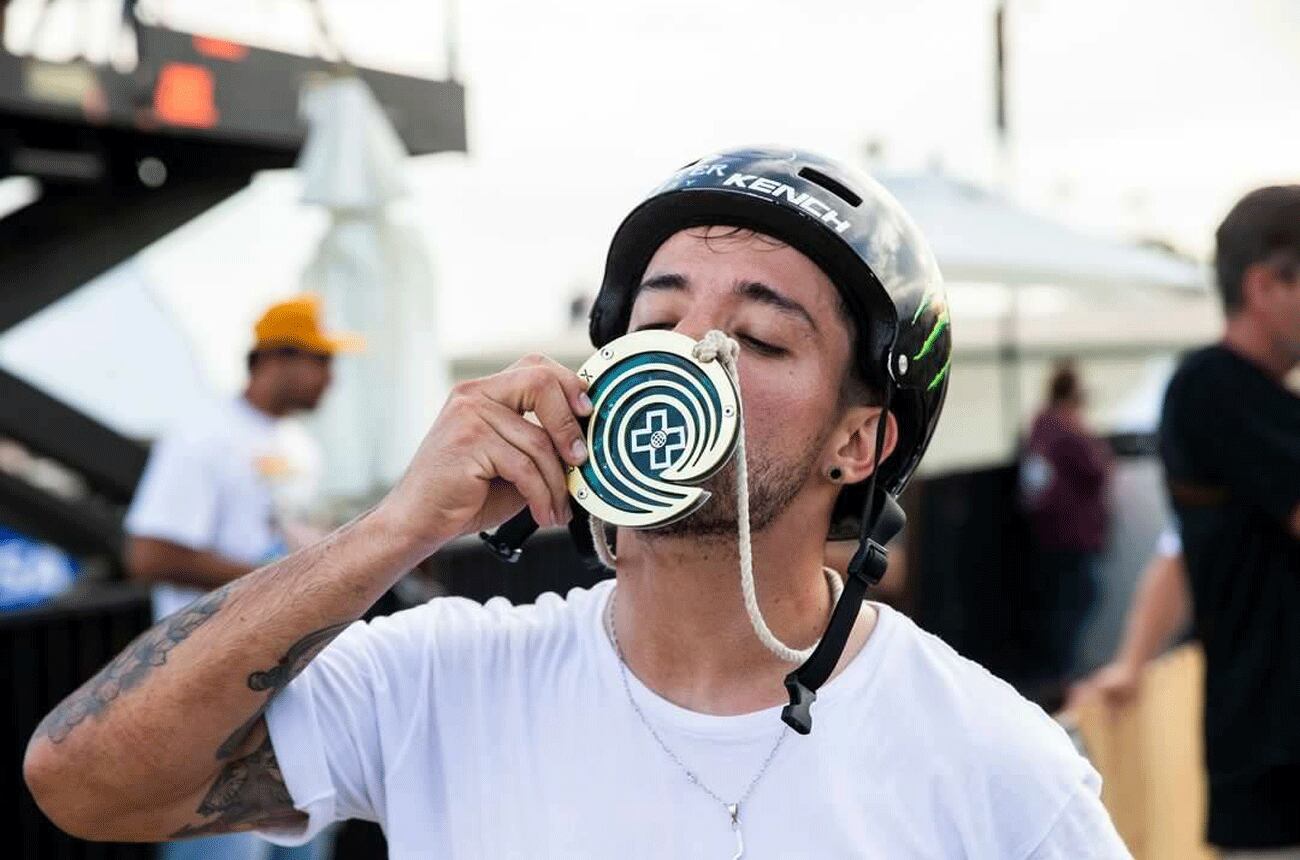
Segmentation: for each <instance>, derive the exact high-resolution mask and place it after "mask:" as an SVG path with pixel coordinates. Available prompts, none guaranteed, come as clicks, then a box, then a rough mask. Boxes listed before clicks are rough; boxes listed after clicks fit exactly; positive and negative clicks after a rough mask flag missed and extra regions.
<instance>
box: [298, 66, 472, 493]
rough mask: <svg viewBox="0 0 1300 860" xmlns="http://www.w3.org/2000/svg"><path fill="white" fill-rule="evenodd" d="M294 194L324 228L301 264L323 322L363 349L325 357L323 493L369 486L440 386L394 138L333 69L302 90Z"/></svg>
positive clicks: (424, 422) (419, 254)
mask: <svg viewBox="0 0 1300 860" xmlns="http://www.w3.org/2000/svg"><path fill="white" fill-rule="evenodd" d="M303 113H304V116H305V118H306V121H307V125H308V134H307V142H306V145H305V146H304V147H303V152H302V155H301V157H300V159H299V162H298V169H299V171H300V172H301V173H302V174H303V179H304V188H303V201H304V202H306V203H313V204H317V205H320V206H323V207H325V208H326V209H327V210H328V211H329V214H330V226H329V227H328V229H327V230H326V232H325V235H324V237H323V238H322V239H321V242H320V245H319V247H318V248H317V252H316V256H315V258H314V259H313V260H312V261H311V263H310V264H309V265H308V266H307V269H306V271H305V272H304V274H303V286H304V288H306V289H309V290H313V291H315V292H318V293H320V294H321V295H322V297H323V298H324V300H325V305H326V309H327V315H328V318H329V320H330V324H331V325H332V326H335V327H338V328H344V329H349V330H353V331H360V332H362V333H363V334H364V335H365V336H366V340H367V349H366V352H365V353H364V354H362V355H360V356H342V357H340V358H339V359H338V360H337V361H336V362H335V382H334V389H333V390H332V391H331V393H330V395H329V396H328V397H327V399H326V402H325V403H324V404H323V406H322V409H321V411H320V414H319V416H318V420H317V421H316V422H315V426H316V429H317V432H318V433H319V436H320V440H321V444H322V448H323V449H324V453H325V475H324V487H325V489H326V492H327V493H328V494H330V495H331V496H333V497H336V498H337V497H346V498H351V499H358V498H362V497H366V496H370V495H373V494H374V493H376V492H377V491H379V490H381V489H382V488H383V487H384V486H386V485H388V484H390V483H391V482H392V481H393V480H395V479H396V478H397V476H398V475H400V474H401V471H402V469H403V468H404V466H405V464H406V463H407V461H408V460H409V458H410V455H411V454H412V453H413V452H414V450H415V447H416V445H418V443H419V441H420V438H421V436H422V435H423V434H424V431H425V430H426V429H427V427H428V425H429V424H430V423H431V421H432V420H433V417H434V416H435V415H436V413H437V409H438V406H439V404H441V402H442V398H443V396H444V394H445V393H446V388H447V384H448V383H447V369H446V365H445V363H444V361H443V360H442V358H441V356H440V355H439V350H438V343H437V325H436V307H435V305H436V303H435V294H434V283H433V274H432V269H431V267H430V265H429V260H428V257H427V255H426V252H425V248H424V245H423V242H422V241H421V239H420V238H419V235H418V233H417V232H416V231H415V229H414V228H413V227H411V226H409V225H406V224H403V223H400V222H399V221H397V220H395V218H394V216H393V214H392V213H391V212H390V211H389V210H390V204H391V203H392V202H393V201H394V200H396V199H397V198H398V197H400V196H401V195H402V194H404V193H405V190H406V189H405V183H404V181H403V179H402V165H403V163H404V162H405V161H406V159H407V153H406V152H405V150H404V148H403V146H402V143H401V140H400V139H399V138H398V136H397V133H396V132H395V131H394V130H393V127H392V125H391V123H390V122H389V121H388V117H387V116H386V115H385V114H384V112H383V109H382V108H381V107H380V105H379V103H378V102H377V101H376V100H375V98H374V96H373V95H372V94H371V92H370V90H369V89H368V88H367V87H366V85H365V83H364V82H362V81H361V80H359V79H357V78H338V79H335V80H331V81H329V82H327V83H324V84H320V85H318V86H316V87H315V88H313V89H312V90H310V91H309V92H308V93H306V94H305V96H304V98H303Z"/></svg>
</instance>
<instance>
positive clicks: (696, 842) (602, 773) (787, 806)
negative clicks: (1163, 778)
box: [263, 582, 1129, 860]
mask: <svg viewBox="0 0 1300 860" xmlns="http://www.w3.org/2000/svg"><path fill="white" fill-rule="evenodd" d="M611 586H612V582H605V583H601V584H600V585H597V586H596V587H595V588H593V589H591V590H581V589H575V590H574V591H571V592H570V593H569V595H568V597H567V598H560V597H558V596H557V595H554V594H548V595H544V596H543V597H542V598H541V599H540V600H539V601H538V602H537V604H536V605H530V606H520V607H512V606H510V605H509V604H508V603H507V602H506V601H505V600H503V599H495V600H492V601H489V602H488V603H487V604H486V605H482V606H481V605H479V604H476V603H473V602H471V601H468V600H465V599H463V598H438V599H435V600H433V601H431V602H430V603H428V604H425V605H423V606H420V607H417V608H415V609H411V610H408V611H405V612H400V613H398V614H396V615H393V616H391V617H387V618H379V619H376V620H375V621H372V622H370V623H369V624H363V623H358V624H354V625H352V626H351V627H350V628H349V629H348V630H346V631H344V633H343V634H342V635H341V636H339V638H338V639H337V640H335V641H334V642H333V643H332V644H331V645H330V646H329V647H328V648H327V649H325V651H324V652H322V653H321V655H320V656H318V657H317V658H316V659H315V661H313V662H312V663H311V664H310V665H309V666H308V667H307V669H306V670H305V671H304V672H303V673H302V674H301V675H300V676H299V677H298V678H297V679H295V680H294V681H293V682H292V683H291V684H289V686H288V687H287V688H286V689H285V690H284V691H283V692H282V693H281V694H280V695H279V696H278V697H277V698H276V699H275V700H274V701H273V702H272V703H271V706H270V708H269V710H268V712H267V721H268V724H269V726H270V732H271V739H272V742H273V744H274V746H275V750H276V755H277V757H278V759H279V762H280V766H281V768H282V771H283V774H284V778H285V783H286V785H287V787H288V789H289V791H290V794H291V795H292V797H293V799H294V802H295V805H296V806H297V807H298V808H299V809H301V810H303V811H305V812H306V813H308V816H309V820H308V824H307V827H306V829H305V830H304V831H303V832H302V833H300V834H297V835H290V834H285V833H279V834H277V833H272V832H266V833H264V834H263V835H265V836H268V837H271V838H272V839H273V840H278V841H282V842H284V843H285V844H297V843H298V842H301V841H303V840H304V839H305V838H306V837H307V836H310V835H312V834H315V833H316V832H318V831H319V830H320V828H322V827H324V826H325V825H326V824H328V823H329V822H331V821H334V820H337V819H342V818H363V819H370V820H374V821H378V822H379V823H380V824H381V825H383V828H384V831H385V833H386V835H387V837H388V843H389V851H390V856H391V857H392V858H394V860H405V858H416V857H420V858H424V857H430V858H549V857H555V858H588V857H594V858H610V857H618V858H640V857H646V858H652V857H653V858H664V857H731V856H732V855H733V854H734V853H735V841H734V835H733V833H732V830H731V823H730V819H729V817H728V815H727V813H726V812H725V810H724V809H723V808H722V807H721V806H720V805H719V804H718V803H717V802H716V801H715V800H713V799H712V798H710V797H709V796H708V795H706V794H705V793H704V792H703V791H701V790H700V789H699V788H698V787H697V786H695V785H693V784H691V783H690V782H689V781H688V780H687V778H686V776H685V774H684V773H683V771H682V768H681V767H680V766H679V765H677V764H676V763H674V762H673V761H672V760H671V759H670V758H669V757H668V756H667V755H666V754H665V753H664V751H663V750H662V749H661V748H660V747H659V746H658V744H657V743H656V742H655V740H654V738H653V737H652V736H651V735H650V733H649V732H648V731H647V729H646V727H645V726H644V725H643V724H642V723H641V722H640V721H639V720H638V718H637V716H636V713H635V712H634V711H633V709H632V707H631V705H630V704H629V702H628V700H627V695H626V693H625V692H624V689H623V686H622V681H621V680H620V675H619V667H618V663H617V656H616V654H615V651H614V649H613V646H612V644H611V643H610V641H609V638H608V636H607V635H606V632H605V629H604V626H603V623H602V616H603V612H604V607H605V605H606V602H607V601H608V598H609V594H610V590H611ZM877 610H878V611H879V613H880V618H879V623H878V624H877V626H876V628H875V630H874V632H873V633H872V635H871V637H870V639H869V640H868V641H867V643H866V645H865V646H864V647H863V649H862V651H861V652H860V653H859V654H858V655H857V656H856V657H855V658H854V659H853V661H852V662H851V663H850V664H849V666H848V667H847V668H846V669H845V670H844V671H843V672H842V673H841V674H840V675H839V676H837V677H836V678H834V679H832V680H831V682H830V683H829V684H827V685H826V686H825V687H824V688H823V689H822V691H821V693H820V696H819V699H818V701H817V703H816V704H815V705H814V706H813V715H814V723H815V725H814V728H813V732H812V734H811V735H809V736H807V737H804V736H799V735H795V734H793V733H792V734H791V735H790V736H789V737H788V738H786V740H785V742H784V744H783V745H782V747H781V748H780V750H779V751H778V753H777V755H776V756H775V758H773V759H772V761H771V764H770V766H769V767H768V770H767V772H766V774H765V775H764V776H763V777H762V779H761V780H760V781H759V782H758V784H757V786H756V787H755V789H754V791H753V793H752V794H751V795H750V796H749V799H748V800H747V801H746V802H745V803H744V805H743V807H742V809H741V822H742V833H743V836H744V841H745V855H744V856H745V857H746V858H754V860H762V858H811V857H835V858H839V857H871V858H888V860H896V858H913V857H918V858H922V857H923V858H950V857H965V858H989V860H1019V858H1035V860H1047V858H1052V860H1058V858H1059V860H1065V858H1070V860H1080V858H1117V857H1128V856H1129V855H1128V852H1127V851H1126V850H1125V849H1124V847H1123V845H1122V843H1120V842H1119V838H1118V836H1117V835H1116V833H1115V831H1114V828H1113V827H1112V825H1111V823H1110V819H1109V818H1108V816H1107V815H1106V812H1105V810H1104V808H1103V807H1102V806H1101V803H1100V801H1099V800H1098V792H1099V788H1100V778H1099V777H1098V775H1097V773H1096V771H1095V770H1093V768H1092V767H1091V766H1090V765H1089V764H1088V763H1087V762H1086V761H1085V760H1084V759H1083V758H1082V757H1080V756H1079V755H1078V753H1076V752H1075V750H1074V748H1073V747H1072V746H1071V744H1070V742H1069V740H1068V738H1067V737H1066V735H1065V733H1064V731H1063V730H1062V729H1061V728H1060V727H1059V726H1058V725H1057V724H1056V723H1054V722H1053V721H1052V720H1051V719H1050V718H1048V717H1047V715H1046V714H1044V713H1043V712H1042V710H1040V709H1039V708H1037V707H1036V706H1034V705H1032V704H1030V703H1028V702H1026V701H1025V700H1024V699H1022V698H1021V697H1020V696H1019V695H1018V694H1017V693H1016V692H1015V691H1014V690H1012V688H1011V687H1009V686H1008V685H1006V684H1005V683H1003V682H1002V681H1000V680H998V679H997V678H995V677H993V676H992V675H990V674H989V673H988V672H986V671H985V670H984V669H982V668H980V667H979V666H978V665H976V664H974V663H971V662H969V661H967V660H965V659H963V658H962V657H960V656H958V655H957V654H956V653H955V652H954V651H952V649H950V648H949V647H948V646H947V645H945V644H944V643H943V642H941V641H940V640H939V639H937V638H935V637H933V636H931V635H929V634H927V633H924V632H922V631H921V630H919V629H918V628H917V627H916V626H915V625H914V624H913V623H912V621H911V620H910V619H908V618H907V617H906V616H904V615H901V614H899V613H898V612H896V611H894V610H892V609H889V608H888V607H885V606H878V607H877ZM629 677H630V681H631V687H632V693H633V695H634V696H635V697H636V699H637V701H638V702H639V703H640V705H641V707H642V709H643V710H644V712H645V715H646V717H647V719H648V720H650V721H651V722H652V723H653V725H654V726H655V728H656V730H657V731H658V732H659V734H660V736H661V737H662V738H663V740H664V743H666V744H667V745H668V746H669V747H670V748H671V749H672V750H673V752H674V753H675V754H676V755H677V756H678V757H680V758H681V760H682V761H683V762H685V763H687V764H688V766H690V767H691V768H692V769H694V770H695V771H696V773H698V774H699V777H700V779H701V780H702V781H703V782H704V783H705V784H706V785H708V786H709V787H710V788H711V789H713V791H715V792H716V793H717V794H719V795H720V796H722V797H724V798H726V799H728V800H731V799H734V798H736V797H738V796H739V795H740V794H741V793H742V792H743V791H744V789H745V786H746V785H747V784H748V783H749V781H750V780H751V779H752V778H753V776H754V774H755V773H756V772H757V771H758V770H759V768H760V767H761V765H762V762H763V761H764V759H765V758H766V757H767V756H768V754H769V752H770V750H771V749H772V746H773V743H774V742H775V740H776V738H777V735H778V732H780V731H783V730H784V728H783V724H782V723H781V722H780V716H779V715H780V708H779V707H778V708H771V709H768V710H764V711H759V712H756V713H751V714H744V715H740V716H732V717H720V716H711V715H706V714H700V713H696V712H692V711H688V710H685V709H683V708H681V707H678V706H676V705H673V704H672V703H670V702H668V701H667V700H665V699H663V698H661V697H659V696H658V695H656V694H655V693H653V692H652V691H651V690H649V689H648V688H646V687H645V686H644V685H642V684H641V683H639V682H638V681H637V680H636V679H635V677H631V676H629Z"/></svg>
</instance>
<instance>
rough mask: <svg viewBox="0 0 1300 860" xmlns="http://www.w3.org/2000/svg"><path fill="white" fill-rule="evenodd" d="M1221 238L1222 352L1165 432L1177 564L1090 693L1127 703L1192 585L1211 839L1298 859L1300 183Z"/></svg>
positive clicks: (1151, 590)
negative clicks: (1295, 382)
mask: <svg viewBox="0 0 1300 860" xmlns="http://www.w3.org/2000/svg"><path fill="white" fill-rule="evenodd" d="M1215 238H1216V246H1217V247H1216V253H1215V264H1216V270H1217V276H1218V286H1219V290H1220V292H1221V293H1222V298H1223V304H1224V310H1225V312H1226V314H1227V322H1226V326H1225V329H1224V334H1223V339H1222V341H1220V343H1218V344H1216V345H1214V346H1210V347H1206V348H1205V349H1202V350H1200V351H1197V352H1195V353H1192V354H1191V355H1189V356H1188V357H1187V358H1186V359H1185V360H1184V361H1183V363H1182V365H1181V366H1180V367H1179V369H1178V371H1177V372H1176V373H1175V374H1174V377H1173V379H1172V380H1171V382H1170V384H1169V390H1168V392H1167V394H1166V395H1165V406H1164V415H1163V418H1162V422H1161V428H1160V437H1161V438H1160V453H1161V457H1162V458H1163V459H1164V464H1165V472H1166V479H1167V481H1168V485H1169V494H1170V498H1171V500H1172V502H1173V506H1174V509H1175V513H1176V514H1177V517H1178V524H1179V532H1180V536H1181V539H1182V563H1181V564H1180V563H1178V559H1177V555H1176V552H1175V551H1176V549H1177V547H1176V546H1175V547H1171V551H1169V552H1167V553H1165V555H1166V557H1167V558H1168V559H1170V560H1169V561H1168V563H1165V564H1156V565H1153V566H1152V567H1151V568H1150V569H1149V572H1148V574H1147V580H1148V581H1146V582H1144V584H1143V585H1142V587H1141V590H1140V592H1139V593H1140V595H1141V599H1139V600H1138V601H1136V602H1135V604H1134V607H1133V610H1132V612H1133V617H1132V618H1131V619H1130V623H1129V632H1128V634H1127V636H1126V642H1125V645H1124V647H1123V648H1122V649H1121V656H1120V658H1119V659H1118V660H1117V661H1116V663H1114V664H1112V665H1111V666H1108V667H1106V668H1105V669H1104V670H1103V671H1102V672H1101V673H1100V674H1099V675H1098V676H1097V677H1096V678H1095V679H1094V680H1093V683H1092V684H1091V685H1090V686H1092V687H1093V688H1094V689H1100V690H1102V691H1104V692H1107V693H1109V694H1111V695H1112V696H1113V697H1118V698H1124V697H1126V696H1128V695H1131V692H1132V690H1133V689H1134V687H1135V679H1136V676H1137V674H1138V672H1139V670H1140V667H1141V666H1142V665H1143V664H1144V663H1145V662H1146V661H1148V660H1149V659H1151V657H1152V656H1154V654H1155V653H1157V652H1158V651H1159V649H1160V647H1161V645H1162V644H1163V643H1164V642H1165V641H1166V640H1167V639H1168V637H1169V636H1170V635H1172V633H1174V632H1175V631H1176V630H1177V629H1178V628H1179V626H1180V622H1181V620H1182V618H1183V617H1184V615H1185V614H1186V611H1187V609H1186V607H1187V606H1188V603H1189V601H1188V600H1187V596H1186V592H1187V589H1188V588H1189V586H1190V592H1191V600H1190V606H1191V616H1192V623H1193V629H1194V632H1195V634H1196V636H1197V638H1199V639H1200V640H1201V643H1202V644H1203V646H1204V648H1205V658H1206V667H1205V759H1206V766H1207V770H1208V774H1209V821H1208V838H1209V841H1210V842H1211V843H1212V844H1214V845H1216V846H1219V847H1221V848H1223V849H1225V852H1226V853H1225V856H1231V855H1232V854H1235V853H1236V852H1241V856H1249V857H1263V856H1267V857H1276V858H1300V815H1297V814H1296V811H1297V810H1298V809H1300V720H1297V718H1296V717H1297V714H1300V625H1298V624H1297V623H1296V618H1297V617H1300V397H1297V396H1296V394H1295V392H1294V391H1291V390H1288V389H1287V387H1286V382H1285V380H1286V378H1287V376H1288V374H1289V373H1290V372H1291V371H1292V370H1293V369H1294V368H1295V367H1296V366H1297V364H1298V363H1300V185H1288V186H1277V187H1270V188H1261V189H1259V190H1257V191H1253V192H1251V193H1250V194H1248V195H1246V196H1245V197H1244V198H1242V200H1241V201H1240V202H1238V203H1237V205H1236V206H1235V207H1233V209H1232V211H1231V212H1230V213H1228V216H1227V218H1225V219H1224V221H1223V223H1222V224H1221V225H1220V227H1219V230H1218V233H1217V234H1216V237H1215ZM1184 568H1185V574H1184Z"/></svg>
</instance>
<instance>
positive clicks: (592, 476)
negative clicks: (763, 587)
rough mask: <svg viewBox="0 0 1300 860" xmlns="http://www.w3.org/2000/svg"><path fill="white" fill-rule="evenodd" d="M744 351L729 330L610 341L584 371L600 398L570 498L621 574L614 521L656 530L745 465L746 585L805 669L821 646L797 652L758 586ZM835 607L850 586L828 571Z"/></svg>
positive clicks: (752, 612)
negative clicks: (715, 479)
mask: <svg viewBox="0 0 1300 860" xmlns="http://www.w3.org/2000/svg"><path fill="white" fill-rule="evenodd" d="M739 352H740V347H739V346H738V345H737V343H736V342H735V341H734V340H732V339H731V338H729V337H727V336H726V335H725V334H724V333H722V332H720V331H716V330H714V331H710V332H709V333H708V334H706V335H705V336H704V338H703V339H702V340H700V341H698V342H696V341H694V340H692V339H691V338H689V337H687V336H686V335H682V334H678V333H676V332H670V331H658V330H655V331H641V332H634V333H632V334H628V335H624V336H623V337H620V338H618V339H616V340H613V341H611V342H610V343H608V344H606V345H605V346H604V347H603V348H602V349H601V350H600V351H599V352H597V353H596V354H595V355H593V356H592V357H591V358H590V359H588V360H587V361H586V362H585V363H584V364H583V365H582V367H580V368H579V369H578V375H579V376H580V377H581V378H582V379H583V380H584V381H585V382H587V384H588V396H589V397H591V400H592V405H593V408H592V414H591V419H590V421H589V422H588V424H587V450H588V451H589V452H590V456H589V457H588V459H587V461H586V462H585V463H584V464H583V465H582V466H574V467H571V468H570V469H569V475H568V486H569V493H570V494H571V495H572V496H573V497H574V499H575V500H577V502H578V504H580V505H582V507H583V508H585V509H586V510H587V512H588V513H589V514H591V534H592V540H593V542H594V544H595V547H596V554H597V556H599V558H600V560H601V562H602V563H603V564H605V565H606V566H607V567H609V568H611V569H612V568H614V566H615V563H616V559H615V557H614V555H613V553H612V552H611V551H610V548H609V543H608V538H607V536H606V533H605V524H606V523H608V524H610V525H615V526H621V527H624V528H635V529H652V528H656V527H658V526H664V525H667V524H669V523H672V522H675V521H676V520H678V519H680V518H682V517H685V516H688V515H690V514H691V513H692V512H694V511H695V510H697V509H698V508H699V507H700V506H701V505H703V504H704V503H705V502H706V501H708V499H709V493H708V491H706V490H703V489H701V488H700V487H698V486H694V485H695V484H698V483H701V482H703V481H705V480H707V479H708V478H709V477H710V476H712V475H714V474H716V473H717V472H718V470H719V469H721V468H722V467H723V466H725V465H726V463H727V461H728V460H729V459H730V458H731V455H732V453H733V452H734V453H736V454H737V455H738V460H737V463H736V511H737V523H736V535H737V543H738V549H739V554H740V584H741V591H742V593H743V595H744V600H745V610H746V613H747V614H748V615H749V621H750V624H751V626H752V627H753V628H754V633H755V635H756V636H757V637H758V638H759V640H760V641H761V642H762V643H763V645H764V646H766V647H767V649H768V650H769V651H771V652H772V653H773V654H775V655H776V656H777V657H779V658H781V659H782V660H786V661H788V662H791V663H801V662H803V661H805V660H807V659H808V657H809V656H810V655H811V654H812V652H813V649H814V648H815V647H816V644H815V643H814V645H813V646H811V647H809V648H805V649H795V648H791V647H789V646H788V645H786V644H785V643H784V642H782V641H781V640H780V639H778V638H777V637H776V635H775V634H774V633H773V632H772V630H771V629H770V628H769V627H768V626H767V622H766V621H765V620H764V618H763V613H762V611H761V610H760V609H759V606H758V595H757V593H756V591H755V588H754V555H753V547H752V545H751V540H750V523H749V469H748V463H747V462H746V459H745V424H744V416H743V414H742V410H741V403H740V385H739V367H738V365H737V361H736V359H737V356H738V355H739ZM826 579H827V582H828V584H829V586H830V590H831V603H832V605H833V604H834V603H836V602H838V600H839V597H840V593H841V592H842V591H843V589H844V585H843V583H842V581H841V580H840V577H839V575H838V574H836V573H835V572H834V571H832V570H830V569H827V570H826Z"/></svg>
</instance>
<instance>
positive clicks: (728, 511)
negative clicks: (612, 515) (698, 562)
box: [643, 439, 822, 540]
mask: <svg viewBox="0 0 1300 860" xmlns="http://www.w3.org/2000/svg"><path fill="white" fill-rule="evenodd" d="M821 448H822V440H812V439H810V440H807V442H805V443H804V444H802V445H799V446H797V451H796V453H797V456H796V457H795V458H793V459H790V460H784V461H782V460H777V459H775V458H768V457H750V458H749V463H748V466H749V527H750V531H751V532H755V533H756V532H761V531H763V529H765V528H767V527H768V526H769V525H771V524H772V523H773V521H775V520H776V518H777V517H778V516H780V515H781V513H782V512H784V511H785V509H786V508H787V507H789V505H790V502H791V501H793V500H794V498H795V496H797V495H798V494H799V491H800V490H801V489H803V486H804V484H805V483H807V481H808V477H809V475H811V474H812V470H813V467H814V465H815V463H816V460H817V456H818V453H819V452H820V451H821ZM737 465H738V459H737V458H736V457H732V459H731V462H729V463H728V464H727V465H726V466H725V467H724V468H723V469H722V470H721V471H720V472H718V473H717V474H716V475H714V476H713V477H712V478H709V479H708V480H707V481H705V482H704V483H703V484H700V485H699V486H700V488H701V489H704V490H708V491H709V493H711V494H712V495H711V497H710V498H709V500H708V501H707V502H705V503H704V505H703V506H702V507H701V508H700V509H699V510H698V511H696V512H695V513H693V514H689V515H688V516H686V517H683V518H682V519H680V520H678V521H676V522H674V523H669V524H668V525H666V526H662V527H660V528H657V529H647V530H646V531H645V532H643V534H644V536H645V537H646V538H647V539H649V540H654V539H656V538H683V537H690V538H711V539H713V538H721V537H732V538H734V537H735V536H736V523H737V516H738V511H737V507H736V483H737V477H736V468H737Z"/></svg>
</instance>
